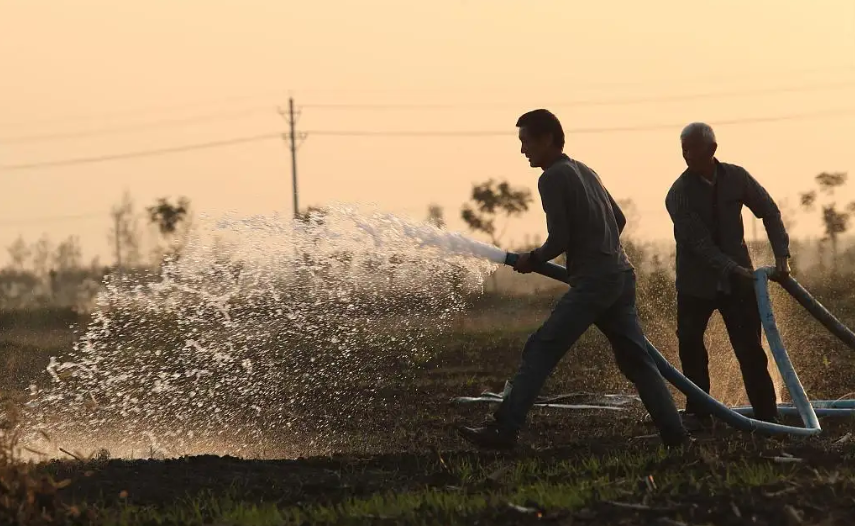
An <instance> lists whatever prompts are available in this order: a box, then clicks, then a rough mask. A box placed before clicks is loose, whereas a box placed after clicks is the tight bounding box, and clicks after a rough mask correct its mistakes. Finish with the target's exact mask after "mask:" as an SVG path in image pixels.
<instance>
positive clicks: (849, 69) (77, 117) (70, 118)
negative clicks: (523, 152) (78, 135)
mask: <svg viewBox="0 0 855 526" xmlns="http://www.w3.org/2000/svg"><path fill="white" fill-rule="evenodd" d="M837 72H840V73H845V74H849V73H853V72H855V64H848V65H847V64H844V65H838V66H829V67H818V68H817V67H813V68H800V69H792V70H779V71H769V72H758V73H757V74H756V75H751V74H748V75H741V76H740V77H739V80H743V79H745V78H751V77H762V78H763V79H768V78H771V77H782V76H783V77H787V78H791V77H793V76H796V75H803V74H809V73H837ZM721 79H722V75H721V74H710V75H705V76H702V77H691V78H682V79H680V78H676V79H663V81H664V82H666V83H668V84H678V83H682V82H684V81H685V82H691V83H696V82H703V83H709V82H714V81H719V80H721ZM648 84H649V83H648V82H644V81H627V82H594V83H588V84H582V85H579V84H574V88H581V89H588V88H609V87H636V88H637V87H640V86H647V85H648ZM288 91H289V90H287V89H284V88H283V89H273V90H270V91H265V92H263V93H262V92H258V93H255V94H245V95H235V96H230V97H223V98H220V99H214V100H208V101H205V102H185V103H182V104H171V105H159V106H148V107H138V108H130V109H124V110H117V111H113V112H104V113H97V114H88V115H86V114H71V115H65V116H60V117H49V118H44V119H36V120H29V121H27V122H24V121H5V122H0V126H14V127H17V126H25V125H29V124H55V123H64V122H79V121H91V120H95V119H111V118H114V117H117V116H129V115H141V114H150V113H154V112H162V111H181V110H186V109H190V108H199V107H208V106H212V105H215V106H221V105H223V104H227V103H231V102H240V101H248V100H260V99H271V100H272V99H276V98H279V97H281V96H282V95H284V94H285V93H286V92H288ZM291 91H294V90H291ZM299 91H300V92H302V93H311V92H321V91H330V90H323V89H304V90H299ZM332 91H338V90H332ZM350 91H354V90H350ZM356 91H362V92H376V91H385V90H372V89H362V90H356ZM390 91H395V92H396V93H400V92H401V91H402V90H400V89H396V90H390ZM480 93H484V90H482V91H480Z"/></svg>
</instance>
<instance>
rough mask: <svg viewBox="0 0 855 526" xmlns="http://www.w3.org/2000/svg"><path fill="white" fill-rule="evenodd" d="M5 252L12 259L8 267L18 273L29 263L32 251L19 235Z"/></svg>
mask: <svg viewBox="0 0 855 526" xmlns="http://www.w3.org/2000/svg"><path fill="white" fill-rule="evenodd" d="M6 250H7V251H8V252H9V257H10V258H11V259H12V263H11V265H10V266H11V267H12V269H14V270H18V271H22V270H24V269H25V268H26V267H27V264H28V263H29V262H30V256H32V255H33V251H32V250H31V249H30V247H29V246H28V245H27V243H26V241H24V238H23V237H22V236H20V235H19V236H18V239H16V240H15V242H14V243H12V244H11V245H9V248H7V249H6Z"/></svg>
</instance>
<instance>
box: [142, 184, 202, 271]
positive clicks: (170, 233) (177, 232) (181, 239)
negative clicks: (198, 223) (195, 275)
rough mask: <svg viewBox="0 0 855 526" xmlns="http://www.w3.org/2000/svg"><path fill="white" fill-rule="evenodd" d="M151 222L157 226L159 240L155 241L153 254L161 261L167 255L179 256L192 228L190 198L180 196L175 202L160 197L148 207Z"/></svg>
mask: <svg viewBox="0 0 855 526" xmlns="http://www.w3.org/2000/svg"><path fill="white" fill-rule="evenodd" d="M146 212H147V213H148V221H149V224H151V225H154V226H155V227H157V231H158V233H159V241H158V242H157V243H155V247H154V249H153V251H152V256H153V258H154V260H155V261H161V260H162V259H163V257H164V256H165V255H167V254H168V255H171V256H177V255H179V254H180V253H181V252H182V251H183V250H184V246H185V245H186V243H187V234H188V233H189V230H190V228H191V223H192V221H191V212H190V200H189V199H187V198H186V197H183V196H182V197H179V198H178V199H177V200H176V202H175V204H172V203H170V202H169V199H168V198H165V197H161V198H159V199H158V200H157V201H156V202H155V204H154V205H152V206H149V207H147V208H146Z"/></svg>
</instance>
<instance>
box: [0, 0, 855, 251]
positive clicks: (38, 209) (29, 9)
mask: <svg viewBox="0 0 855 526" xmlns="http://www.w3.org/2000/svg"><path fill="white" fill-rule="evenodd" d="M642 4H643V5H642ZM0 35H2V39H0V71H2V74H0V92H2V97H0V165H3V166H7V167H8V166H10V165H20V164H28V163H38V162H43V161H54V160H63V159H73V158H81V157H97V156H101V155H112V154H120V153H124V152H133V151H140V150H151V149H160V148H171V147H174V146H182V145H187V144H197V143H204V142H208V141H219V140H227V139H232V138H240V137H247V136H255V135H259V134H266V133H274V132H280V131H284V130H285V123H284V121H283V119H282V118H281V117H280V116H279V115H278V113H277V112H276V106H277V105H279V104H282V105H284V104H287V98H288V95H289V94H293V96H294V97H295V100H296V103H297V105H298V107H302V112H301V116H300V120H299V123H298V128H299V129H300V130H306V131H308V132H309V136H308V138H307V139H306V141H305V142H304V143H303V144H302V145H301V147H300V149H299V151H298V164H299V166H298V175H299V178H300V181H299V184H300V188H299V189H300V202H301V206H306V205H310V204H316V205H317V204H323V203H326V202H332V201H347V202H374V203H376V204H378V205H379V206H381V207H383V208H385V209H388V210H390V211H395V212H400V213H405V214H410V215H414V216H417V217H423V216H424V215H425V212H426V208H427V205H428V204H429V203H430V202H435V203H438V204H440V205H441V206H444V207H445V209H446V216H447V218H448V219H449V222H450V226H451V227H452V228H455V229H463V224H462V222H461V221H460V220H459V219H458V217H459V210H460V206H461V204H462V202H463V201H464V200H466V199H467V198H468V195H469V191H470V189H471V185H472V184H473V183H475V182H480V181H482V180H485V179H487V178H488V177H495V178H503V179H508V180H509V181H511V182H512V183H513V184H516V185H525V186H527V187H529V188H530V189H531V190H532V191H533V192H536V180H537V175H538V174H539V172H537V171H535V170H532V169H531V168H529V167H528V166H527V164H526V163H525V160H524V158H522V156H521V155H519V150H518V143H517V140H516V138H515V129H514V126H513V125H514V123H515V120H516V117H517V116H518V115H519V114H520V113H522V112H523V111H526V110H529V109H532V108H535V107H548V108H550V109H552V110H553V111H555V112H556V113H557V114H558V116H559V117H560V118H561V119H562V121H563V123H564V125H565V128H567V129H568V148H567V151H568V153H569V154H570V155H572V156H574V157H577V158H579V159H581V160H583V161H585V162H586V163H588V164H590V165H591V166H592V167H594V168H595V169H596V170H597V171H598V172H599V173H600V175H601V176H602V178H603V180H604V181H605V183H606V185H607V186H608V188H609V189H610V190H611V191H612V193H613V194H614V195H615V197H617V198H627V197H632V198H633V199H634V200H635V201H636V204H637V206H638V208H639V209H640V210H641V211H642V212H643V215H642V218H641V222H640V224H639V225H638V227H637V228H636V231H637V232H638V233H639V234H640V235H643V236H644V237H646V238H650V239H655V238H666V239H667V238H668V236H670V233H671V231H670V222H669V220H668V217H667V214H666V212H665V210H664V205H663V204H662V203H663V199H664V196H665V193H666V192H667V190H668V187H669V185H670V184H671V182H672V181H673V180H674V178H676V177H677V176H678V175H679V174H680V172H681V171H682V169H683V163H682V159H681V157H680V150H679V132H680V129H681V127H682V124H685V123H687V122H689V121H693V120H707V121H711V122H713V123H715V122H718V121H728V120H744V119H754V118H765V117H780V116H793V115H804V114H816V113H822V112H826V114H824V115H823V116H820V117H816V116H814V117H812V118H793V119H788V120H781V121H776V122H743V123H737V124H731V125H726V126H725V125H720V126H716V131H717V133H718V137H719V144H720V149H719V157H720V159H721V160H723V161H728V162H734V163H738V164H742V165H743V166H745V167H746V168H747V169H748V170H749V171H751V172H752V173H753V174H754V175H755V176H756V177H757V178H758V179H759V180H760V181H761V183H763V184H764V185H765V186H766V187H767V189H768V190H769V191H770V192H771V193H772V194H773V196H775V197H776V198H777V199H779V200H783V199H788V200H789V201H790V202H791V203H793V204H795V200H796V198H797V195H798V192H800V191H803V190H805V189H808V188H810V186H811V184H812V181H811V178H812V177H813V176H814V175H816V174H817V173H819V172H820V171H823V170H827V171H848V172H850V174H851V175H853V177H855V148H853V145H852V140H853V137H855V2H853V1H852V0H834V1H832V0H814V1H811V2H795V1H793V2H781V1H758V0H752V1H751V2H745V1H737V0H727V1H723V0H718V1H716V2H686V1H648V2H643V3H641V2H630V1H628V0H627V1H620V2H617V1H613V2H574V1H570V0H538V1H537V2H522V1H519V0H517V1H511V0H456V1H437V2H422V3H414V2H401V1H393V0H382V1H381V0H370V1H362V2H349V1H345V0H339V1H337V2H290V1H273V0H263V1H262V0H252V1H251V0H244V1H241V2H238V1H224V0H205V1H203V0H180V1H175V0H173V1H165V0H149V1H147V2H139V1H131V0H126V1H122V2H116V1H109V0H100V1H95V0H76V1H74V2H71V1H61V0H54V1H52V2H48V1H39V0H7V1H5V2H3V3H0ZM752 92H753V93H752ZM704 93H714V94H715V93H717V94H718V95H717V96H704V97H701V96H697V97H690V95H696V94H704ZM639 99H646V100H644V101H639ZM651 99H652V100H651ZM663 99H664V100H663ZM574 101H575V103H574ZM487 102H489V103H491V104H485V103H487ZM324 104H353V105H357V106H359V105H377V104H380V105H390V104H411V105H414V106H415V107H414V108H410V109H406V110H401V109H395V108H389V107H385V108H377V107H373V108H372V107H368V108H366V107H361V108H353V107H348V108H340V107H339V108H333V107H323V105H324ZM432 104H433V105H446V106H443V107H435V108H431V107H429V105H432ZM313 105H314V106H313ZM845 109H848V110H849V111H848V112H837V113H835V111H836V110H845ZM181 119H196V122H194V123H190V124H187V123H185V124H183V125H176V124H175V123H170V122H168V121H176V120H181ZM152 123H153V124H152ZM660 124H664V125H671V126H665V127H662V128H660V129H654V130H650V129H648V130H636V131H612V132H603V131H600V132H592V131H591V130H592V129H597V128H621V127H634V126H640V127H645V126H651V125H660ZM134 127H136V129H134ZM113 128H118V129H119V131H114V132H109V133H107V132H105V133H102V132H104V130H110V129H113ZM122 128H124V130H122ZM346 130H351V131H401V130H406V131H448V132H454V131H472V130H476V131H498V132H501V131H505V130H506V131H507V132H508V134H507V135H506V136H501V135H494V136H476V137H454V136H438V137H406V136H403V137H401V136H398V137H388V136H374V137H371V136H369V137H353V136H335V135H330V134H324V133H321V132H331V131H346ZM86 132H91V133H90V134H89V135H86ZM312 132H316V133H312ZM64 133H71V134H77V135H78V137H76V138H68V137H60V135H62V134H64ZM50 135H54V137H53V138H52V139H51V138H50V137H46V136H50ZM33 136H40V138H38V139H33V138H32V137H33ZM0 177H2V181H3V186H2V188H3V191H2V195H3V196H4V197H3V207H2V210H0V245H2V246H3V247H5V246H8V245H9V244H10V243H11V242H12V241H13V240H14V239H15V238H16V237H17V236H18V235H19V234H21V235H23V236H24V237H25V238H26V239H27V240H29V241H35V240H36V239H37V238H38V236H39V235H41V233H42V232H47V233H48V234H49V235H50V236H51V238H52V239H53V240H54V241H55V242H58V241H59V240H61V239H62V238H64V237H66V236H68V235H70V234H77V235H79V236H80V238H81V242H82V244H83V247H84V255H85V256H86V257H87V259H88V258H90V257H92V256H94V255H96V254H98V255H100V256H101V258H102V261H103V262H109V261H112V256H111V254H110V253H109V245H108V243H107V238H106V237H107V231H108V228H109V225H110V220H109V217H108V215H107V213H108V211H109V209H110V207H111V206H112V205H113V204H114V203H116V202H117V201H118V200H119V198H120V197H121V194H122V192H123V190H124V189H128V190H129V191H130V192H131V193H132V194H133V196H134V198H135V200H136V202H137V203H138V206H143V205H147V204H150V203H151V202H153V201H154V199H155V198H157V197H159V196H165V195H170V196H176V195H179V194H183V195H186V196H188V197H189V198H191V200H192V201H193V203H194V206H195V207H196V209H197V211H206V212H212V213H218V212H223V211H229V210H233V211H238V212H241V213H246V214H255V213H271V212H273V211H275V210H279V211H282V212H284V213H286V214H290V210H291V185H290V180H291V176H290V158H289V155H288V151H287V149H286V147H285V145H284V144H283V143H282V142H281V141H279V140H276V139H273V140H266V141H257V142H250V143H244V144H238V145H234V146H229V147H221V148H211V149H201V150H195V151H190V152H185V153H176V154H170V155H159V156H150V157H143V158H132V159H125V160H118V161H111V162H103V163H96V164H77V165H68V166H54V167H44V168H38V169H30V170H10V169H8V168H7V169H0ZM851 185H852V186H853V187H855V181H853V182H852V183H851ZM843 197H844V198H846V200H847V201H849V200H852V199H853V198H855V191H853V189H852V188H850V189H849V190H847V192H845V193H844V195H843ZM65 216H82V217H75V218H68V219H51V218H61V217H65ZM814 216H816V214H814ZM814 216H805V215H803V214H800V215H799V216H798V217H797V220H798V222H797V225H796V228H795V230H794V232H793V234H794V235H797V236H805V235H810V234H812V233H815V232H816V229H817V227H818V224H819V223H818V220H817V218H816V217H814ZM747 230H748V232H749V233H750V232H751V228H750V225H748V229H747ZM544 232H545V226H544V222H543V215H542V211H541V209H540V204H539V202H538V201H536V202H535V204H534V206H533V207H532V210H531V212H530V213H529V214H527V215H526V216H525V217H524V218H522V219H520V220H517V221H515V223H514V224H513V225H512V226H511V227H510V228H509V230H508V237H509V238H515V239H517V240H521V239H522V237H523V235H524V234H526V233H528V234H532V235H535V234H540V235H541V236H542V235H543V234H544ZM761 232H762V228H761ZM7 261H8V258H7V255H6V253H5V250H4V251H3V252H2V254H0V263H5V262H7Z"/></svg>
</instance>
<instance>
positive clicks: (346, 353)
mask: <svg viewBox="0 0 855 526" xmlns="http://www.w3.org/2000/svg"><path fill="white" fill-rule="evenodd" d="M194 236H195V237H194V238H193V239H191V240H190V242H189V243H188V245H187V247H186V250H185V251H184V253H183V255H182V257H181V258H180V259H175V260H169V261H166V262H165V263H164V265H163V267H162V271H161V273H160V275H159V276H148V277H145V276H143V277H137V278H134V279H128V278H126V279H125V280H124V281H117V280H116V279H115V278H114V277H111V279H110V280H109V282H108V283H107V285H106V287H105V289H104V291H103V292H102V293H101V294H100V296H99V297H98V303H97V310H96V312H95V314H94V318H93V321H92V323H91V324H90V326H89V327H88V330H87V332H86V334H85V335H84V336H83V337H82V338H81V339H80V340H79V341H78V342H77V344H76V345H75V346H74V348H73V350H72V352H71V353H70V354H69V355H68V356H64V357H61V358H59V359H58V358H53V359H52V360H51V363H50V366H49V367H48V373H49V374H50V376H51V378H52V382H51V384H50V385H49V386H48V387H47V388H44V389H36V388H35V387H33V388H32V400H31V402H30V404H29V405H28V408H29V411H28V412H27V415H26V418H27V419H28V420H27V423H28V424H29V425H28V426H27V428H28V429H31V431H32V433H31V436H30V437H29V439H30V443H31V444H36V443H39V440H38V439H39V436H41V435H40V433H41V431H45V432H46V433H47V435H48V436H49V437H50V439H51V440H50V442H49V443H44V441H42V442H41V443H39V448H40V450H41V451H43V452H45V453H47V454H51V453H52V452H53V451H51V450H50V448H51V447H54V448H59V447H64V449H66V451H68V450H69V449H72V450H73V449H75V448H76V449H77V450H78V451H80V452H82V453H83V454H87V453H89V452H91V451H92V450H93V449H94V448H96V447H104V448H106V449H108V450H109V451H110V453H111V454H112V455H114V456H117V455H118V456H137V457H139V456H150V455H149V453H151V452H153V451H159V452H161V453H163V454H165V455H182V454H198V453H217V454H241V455H255V456H259V455H264V454H265V453H269V454H274V455H279V456H282V455H286V456H294V455H302V454H309V453H319V452H324V451H327V450H328V449H329V448H331V447H333V446H335V445H336V444H337V440H339V439H343V438H342V437H343V436H344V435H345V434H346V432H347V431H348V430H350V429H358V427H359V423H360V419H362V418H367V417H370V414H367V412H369V411H370V409H369V408H376V407H377V404H378V403H379V404H381V405H383V404H394V402H395V401H394V399H393V398H392V397H393V396H394V395H391V394H389V393H386V392H384V387H385V386H387V385H389V384H390V382H391V381H392V380H395V381H400V380H401V378H403V377H406V375H407V374H411V372H412V371H413V370H414V368H415V367H417V366H418V365H419V364H420V363H422V362H423V361H424V359H425V358H426V357H428V353H429V352H430V346H429V345H428V343H429V342H430V340H431V339H432V338H434V337H435V336H436V335H438V334H440V333H442V332H443V331H445V330H447V329H448V327H449V324H450V322H451V321H452V320H453V319H454V317H455V316H457V315H458V313H460V312H461V311H462V310H463V309H464V308H465V305H466V301H467V298H468V297H469V296H471V295H473V294H477V293H479V292H480V291H481V290H482V284H483V280H484V278H485V277H486V276H487V275H488V274H489V273H490V272H492V271H493V270H495V268H496V266H497V265H496V264H497V263H501V262H502V261H504V258H505V253H504V252H503V251H501V250H499V249H498V248H496V247H492V246H490V245H485V244H483V243H479V242H477V241H474V240H470V239H467V238H465V237H464V236H462V235H460V234H456V233H451V232H446V231H443V230H441V229H438V228H435V227H434V226H432V225H429V224H421V223H416V222H412V221H407V220H404V219H402V218H400V217H396V216H394V215H391V214H383V213H379V212H376V211H371V210H363V209H359V208H356V207H332V208H330V209H329V210H328V211H326V212H325V213H323V214H315V215H313V216H311V217H309V218H308V219H307V220H305V221H295V220H291V219H288V220H282V219H280V218H278V217H275V216H274V217H252V218H236V217H225V218H221V219H220V220H218V221H208V222H205V223H203V226H202V227H201V228H200V229H199V231H198V232H197V233H196V234H195V235H194Z"/></svg>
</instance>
